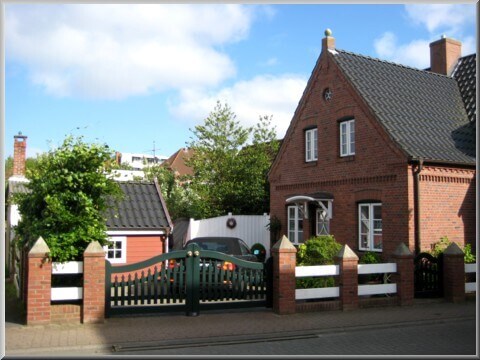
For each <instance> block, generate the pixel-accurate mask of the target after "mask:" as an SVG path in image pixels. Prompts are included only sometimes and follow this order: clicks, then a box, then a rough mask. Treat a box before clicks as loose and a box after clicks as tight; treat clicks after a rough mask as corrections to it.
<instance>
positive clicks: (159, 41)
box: [4, 3, 477, 157]
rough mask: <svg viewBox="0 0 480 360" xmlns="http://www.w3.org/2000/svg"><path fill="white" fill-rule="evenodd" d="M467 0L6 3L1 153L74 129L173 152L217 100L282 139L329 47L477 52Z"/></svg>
mask: <svg viewBox="0 0 480 360" xmlns="http://www.w3.org/2000/svg"><path fill="white" fill-rule="evenodd" d="M476 21H477V20H476V9H475V5H474V4H473V3H470V4H456V3H455V4H454V3H452V4H414V3H411V4H404V5H392V4H369V5H368V4H357V5H352V4H304V5H301V4H279V5H274V4H261V5H250V4H213V5H212V4H210V5H208V4H182V5H176V4H146V5H145V4H142V5H140V4H138V5H137V4H95V5H93V4H13V3H6V4H5V24H4V37H5V39H4V41H5V134H4V136H5V138H4V140H5V149H4V154H5V157H8V156H12V154H13V136H14V135H16V134H18V133H19V132H22V134H23V135H26V136H28V140H27V156H28V157H34V156H36V154H38V153H41V152H45V151H48V150H50V149H53V148H55V147H57V146H59V145H61V144H62V142H63V140H64V139H65V137H66V136H68V135H73V136H83V137H84V140H85V141H87V142H99V143H105V144H107V145H108V146H109V147H110V148H111V149H112V150H115V151H119V152H124V153H144V154H152V153H153V152H155V154H156V155H157V156H158V155H161V156H166V157H168V156H170V155H172V154H173V153H174V152H176V151H177V150H178V149H180V148H182V147H185V146H187V145H188V143H189V142H190V141H191V140H192V137H193V132H192V130H193V129H194V127H195V126H196V125H199V124H203V122H204V120H205V118H206V117H207V116H208V115H209V113H211V112H212V111H213V109H214V107H215V104H216V103H217V101H220V102H221V103H222V104H228V105H229V106H230V108H231V110H232V111H233V112H234V113H235V114H236V120H238V121H239V122H240V123H241V124H242V125H243V126H252V125H254V124H255V123H256V122H257V120H258V119H259V117H261V116H265V115H266V116H272V126H274V127H275V129H276V133H277V137H278V138H279V139H280V138H283V136H284V135H285V132H286V130H287V128H288V125H289V123H290V121H291V119H292V116H293V114H294V112H295V109H296V107H297V105H298V102H299V100H300V98H301V96H302V93H303V91H304V89H305V86H306V84H307V81H308V78H309V77H310V74H311V72H312V70H313V68H314V66H315V63H316V61H317V58H318V56H319V54H320V51H321V42H322V38H323V37H324V36H325V35H324V32H325V29H327V28H329V29H331V31H332V36H333V37H334V38H335V42H336V47H337V48H338V49H342V50H347V51H351V52H355V53H358V54H362V55H366V56H371V57H375V58H380V59H382V60H386V61H392V62H396V63H400V64H404V65H408V66H411V67H416V68H420V69H424V68H427V67H429V44H430V43H431V42H432V41H435V40H438V39H440V37H441V36H442V35H446V36H447V37H450V38H454V39H456V40H459V41H461V42H462V55H469V54H472V53H474V52H476Z"/></svg>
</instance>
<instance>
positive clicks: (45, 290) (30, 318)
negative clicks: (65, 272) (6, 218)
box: [26, 236, 52, 325]
mask: <svg viewBox="0 0 480 360" xmlns="http://www.w3.org/2000/svg"><path fill="white" fill-rule="evenodd" d="M49 254H50V249H49V248H48V245H47V243H46V242H45V240H43V238H42V237H41V236H40V237H39V238H38V239H37V241H36V242H35V244H34V245H33V247H32V249H31V250H30V252H29V253H28V264H27V273H28V275H27V283H26V295H27V298H26V303H27V325H38V324H49V323H50V320H51V312H50V299H51V297H52V290H51V289H52V263H51V261H50V259H49V257H48V256H49Z"/></svg>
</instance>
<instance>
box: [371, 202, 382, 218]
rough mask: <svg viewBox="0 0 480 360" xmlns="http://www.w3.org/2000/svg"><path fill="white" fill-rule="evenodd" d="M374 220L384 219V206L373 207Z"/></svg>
mask: <svg viewBox="0 0 480 360" xmlns="http://www.w3.org/2000/svg"><path fill="white" fill-rule="evenodd" d="M373 218H374V219H379V220H381V219H382V206H381V205H374V206H373Z"/></svg>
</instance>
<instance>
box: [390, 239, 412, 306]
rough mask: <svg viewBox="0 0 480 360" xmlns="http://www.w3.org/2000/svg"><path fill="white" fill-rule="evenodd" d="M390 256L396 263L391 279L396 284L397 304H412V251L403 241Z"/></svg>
mask: <svg viewBox="0 0 480 360" xmlns="http://www.w3.org/2000/svg"><path fill="white" fill-rule="evenodd" d="M392 258H393V262H395V263H396V264H397V272H396V274H392V280H393V282H394V283H396V284H397V298H398V305H400V306H404V305H413V297H414V291H415V288H414V271H415V265H414V262H413V253H412V252H411V251H410V249H409V248H408V247H407V246H406V245H405V244H404V243H401V244H400V245H398V246H397V248H396V249H395V251H394V252H393V254H392Z"/></svg>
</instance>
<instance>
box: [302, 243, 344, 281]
mask: <svg viewBox="0 0 480 360" xmlns="http://www.w3.org/2000/svg"><path fill="white" fill-rule="evenodd" d="M341 248H342V245H341V244H340V243H338V242H336V241H335V238H334V237H333V235H320V236H316V237H313V238H310V239H308V240H307V241H306V242H305V243H303V244H301V245H300V246H299V247H298V251H297V266H314V265H332V264H334V263H335V255H337V254H338V252H339V251H340V249H341ZM334 285H335V279H334V278H333V277H332V276H329V277H305V278H299V279H297V280H296V287H297V289H307V288H320V287H331V286H334Z"/></svg>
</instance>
